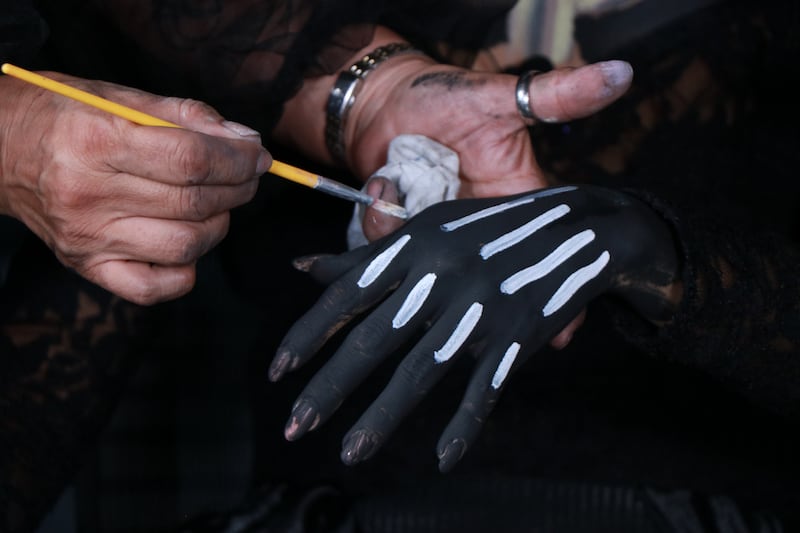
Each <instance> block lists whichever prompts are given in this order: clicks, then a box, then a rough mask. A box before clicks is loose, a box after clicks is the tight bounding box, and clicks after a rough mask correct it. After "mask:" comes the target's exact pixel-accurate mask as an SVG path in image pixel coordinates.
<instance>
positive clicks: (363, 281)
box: [358, 234, 411, 289]
mask: <svg viewBox="0 0 800 533" xmlns="http://www.w3.org/2000/svg"><path fill="white" fill-rule="evenodd" d="M410 240H411V235H409V234H405V235H403V236H402V237H400V238H399V239H397V240H396V241H394V243H393V244H392V245H391V246H389V247H388V248H387V249H385V250H384V251H382V252H381V253H380V254H378V256H377V257H375V259H373V260H372V262H370V264H369V265H367V268H365V269H364V273H363V274H361V278H360V279H359V280H358V286H359V287H361V288H362V289H363V288H365V287H369V286H370V285H371V284H372V283H373V282H374V281H375V280H376V279H378V277H379V276H380V275H381V274H382V273H383V271H384V270H386V268H387V267H388V266H389V265H390V264H391V263H392V261H393V260H394V258H395V257H397V254H399V253H400V250H402V249H403V247H404V246H405V245H406V244H408V241H410Z"/></svg>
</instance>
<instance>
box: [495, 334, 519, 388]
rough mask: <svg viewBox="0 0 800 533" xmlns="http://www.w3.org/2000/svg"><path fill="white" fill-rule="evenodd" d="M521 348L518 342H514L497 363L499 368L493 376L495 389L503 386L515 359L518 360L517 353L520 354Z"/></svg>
mask: <svg viewBox="0 0 800 533" xmlns="http://www.w3.org/2000/svg"><path fill="white" fill-rule="evenodd" d="M519 349H520V344H519V343H518V342H512V343H511V346H509V347H508V350H506V353H505V355H503V358H502V359H501V360H500V364H499V365H497V370H495V372H494V376H493V377H492V388H493V389H494V390H497V389H499V388H500V387H502V386H503V382H504V381H505V380H506V378H507V377H508V373H509V372H510V371H511V367H512V365H513V364H514V360H516V358H517V354H519Z"/></svg>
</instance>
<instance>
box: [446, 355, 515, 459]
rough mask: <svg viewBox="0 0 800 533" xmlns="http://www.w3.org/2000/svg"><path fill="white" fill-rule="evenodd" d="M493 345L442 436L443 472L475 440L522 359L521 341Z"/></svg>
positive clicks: (476, 371) (479, 362)
mask: <svg viewBox="0 0 800 533" xmlns="http://www.w3.org/2000/svg"><path fill="white" fill-rule="evenodd" d="M492 347H493V348H491V349H490V350H489V351H488V352H485V353H483V354H481V358H480V360H479V361H478V364H477V366H476V368H475V371H474V372H473V374H472V378H471V379H470V382H469V385H468V387H467V390H466V392H465V393H464V397H463V399H462V400H461V404H460V405H459V407H458V410H457V411H456V414H455V415H453V418H452V419H451V420H450V423H449V424H448V425H447V427H446V428H445V430H444V432H443V433H442V436H441V437H440V438H439V443H438V444H437V446H436V455H437V457H438V458H439V470H440V471H441V472H448V471H450V470H452V468H453V467H454V466H455V465H456V463H458V461H459V460H461V458H462V457H463V456H464V454H465V453H466V451H467V449H468V448H469V447H470V446H472V443H473V442H475V440H476V439H477V437H478V434H479V433H480V430H481V428H482V427H483V424H484V422H485V421H486V419H487V418H488V417H489V414H490V413H491V412H492V410H493V409H494V406H495V404H496V403H497V400H498V398H499V397H500V393H501V391H502V389H503V386H504V385H505V383H506V381H507V379H508V377H509V376H510V374H511V372H512V370H514V369H515V368H517V367H518V366H519V364H520V363H521V362H522V361H521V360H520V357H521V355H520V354H521V351H522V350H523V347H522V345H521V343H520V342H517V341H510V342H506V343H494V344H492ZM526 353H527V350H526Z"/></svg>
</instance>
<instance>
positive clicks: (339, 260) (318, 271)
mask: <svg viewBox="0 0 800 533" xmlns="http://www.w3.org/2000/svg"><path fill="white" fill-rule="evenodd" d="M373 253H374V248H373V247H372V246H361V247H359V248H355V249H353V250H350V251H348V252H345V253H342V254H315V255H305V256H302V257H298V258H295V259H294V260H293V261H292V266H293V267H294V268H295V269H297V270H299V271H301V272H307V273H308V274H310V275H311V277H312V278H313V279H314V280H316V281H318V282H319V283H322V284H323V285H328V284H330V283H333V282H334V281H336V280H337V279H339V278H340V277H341V276H343V275H344V274H346V273H347V272H348V271H349V270H350V269H352V268H354V267H355V266H356V265H358V264H359V263H360V262H362V261H364V260H365V259H367V258H369V256H370V255H372V254H373Z"/></svg>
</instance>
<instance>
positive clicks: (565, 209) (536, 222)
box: [481, 204, 570, 260]
mask: <svg viewBox="0 0 800 533" xmlns="http://www.w3.org/2000/svg"><path fill="white" fill-rule="evenodd" d="M569 211H570V209H569V206H568V205H566V204H561V205H559V206H557V207H554V208H553V209H551V210H549V211H546V212H544V213H542V214H541V215H539V216H538V217H536V218H534V219H533V220H531V221H530V222H527V223H526V224H523V225H522V226H520V227H518V228H517V229H515V230H514V231H509V232H508V233H506V234H505V235H501V236H500V237H498V238H496V239H495V240H493V241H492V242H490V243H488V244H485V245H484V246H483V247H482V248H481V257H483V259H484V260H486V259H489V258H490V257H492V256H493V255H495V254H497V253H500V252H502V251H503V250H506V249H508V248H511V247H512V246H514V245H515V244H518V243H520V242H521V241H523V240H525V239H527V238H528V237H530V236H531V235H533V234H534V233H536V232H537V231H539V230H540V229H542V228H543V227H545V226H546V225H548V224H550V223H551V222H553V221H556V220H558V219H559V218H561V217H563V216H564V215H566V214H567V213H569Z"/></svg>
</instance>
